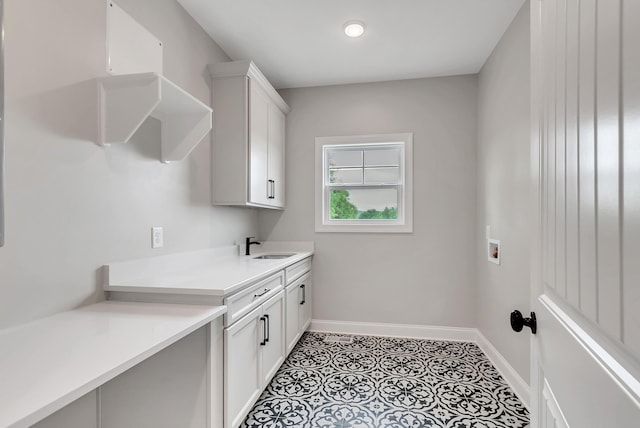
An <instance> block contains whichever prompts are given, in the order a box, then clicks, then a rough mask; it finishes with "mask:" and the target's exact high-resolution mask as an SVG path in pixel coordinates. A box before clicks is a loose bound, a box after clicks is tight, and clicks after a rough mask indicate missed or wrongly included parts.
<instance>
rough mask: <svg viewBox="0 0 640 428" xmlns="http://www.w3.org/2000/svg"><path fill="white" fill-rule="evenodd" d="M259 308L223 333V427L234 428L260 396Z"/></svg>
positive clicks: (260, 333) (260, 313)
mask: <svg viewBox="0 0 640 428" xmlns="http://www.w3.org/2000/svg"><path fill="white" fill-rule="evenodd" d="M261 318H262V308H260V307H259V308H256V309H255V310H253V311H252V312H250V313H249V314H247V316H245V317H244V318H242V319H241V320H239V321H238V322H236V323H235V324H233V325H232V326H231V327H228V328H226V329H225V330H224V366H225V367H224V391H225V394H224V426H225V428H237V427H238V426H240V424H241V423H242V420H243V418H244V417H245V416H246V414H247V413H248V412H249V410H251V406H253V404H254V403H255V401H256V400H257V399H258V397H259V396H260V393H261V391H262V386H263V384H262V379H261V376H260V358H261V352H262V350H261V349H260V348H262V347H263V346H260V342H261V341H262V339H263V322H264V321H261Z"/></svg>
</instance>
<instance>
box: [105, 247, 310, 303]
mask: <svg viewBox="0 0 640 428" xmlns="http://www.w3.org/2000/svg"><path fill="white" fill-rule="evenodd" d="M237 252H238V250H237V247H235V246H231V247H222V248H216V249H211V250H202V251H196V252H190V253H180V254H173V255H166V256H160V257H154V258H148V259H140V260H133V261H128V262H119V263H112V264H109V265H107V266H106V269H107V278H108V280H107V283H106V284H105V290H106V291H110V292H129V293H157V294H173V295H200V296H217V297H225V296H228V295H230V294H233V293H235V292H237V291H239V290H241V289H242V288H244V287H245V286H247V285H249V284H251V283H254V282H256V281H257V280H259V279H261V278H264V277H267V276H269V275H271V274H273V273H275V272H278V271H280V270H283V269H284V268H286V267H287V266H290V265H293V264H295V263H296V262H299V261H300V260H303V259H305V258H307V257H311V256H312V255H313V244H312V243H292V244H290V245H286V244H283V243H278V244H275V243H273V244H269V243H264V244H263V245H262V246H261V247H258V248H256V247H255V246H254V247H253V248H252V253H253V254H252V255H250V256H244V255H240V256H239V255H237ZM263 254H293V255H292V256H290V257H287V258H283V259H267V260H264V259H256V258H255V257H257V256H260V255H263Z"/></svg>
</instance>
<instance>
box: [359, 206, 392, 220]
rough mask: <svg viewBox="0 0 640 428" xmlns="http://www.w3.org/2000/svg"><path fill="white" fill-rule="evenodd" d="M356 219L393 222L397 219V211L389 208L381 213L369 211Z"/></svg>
mask: <svg viewBox="0 0 640 428" xmlns="http://www.w3.org/2000/svg"><path fill="white" fill-rule="evenodd" d="M358 218H359V219H360V220H395V219H397V218H398V209H397V208H389V207H385V208H384V210H382V211H378V210H375V209H370V210H367V211H364V212H361V213H360V215H359V216H358Z"/></svg>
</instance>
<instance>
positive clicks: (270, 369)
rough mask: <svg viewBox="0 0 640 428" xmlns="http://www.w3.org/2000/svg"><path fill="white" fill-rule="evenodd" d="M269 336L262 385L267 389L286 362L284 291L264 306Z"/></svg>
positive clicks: (265, 351) (263, 356) (263, 350)
mask: <svg viewBox="0 0 640 428" xmlns="http://www.w3.org/2000/svg"><path fill="white" fill-rule="evenodd" d="M262 307H263V317H264V318H266V323H267V324H266V331H267V336H266V340H265V342H266V343H265V345H264V346H263V347H262V385H263V387H266V386H267V384H268V383H269V381H271V378H272V377H273V375H275V374H276V372H277V371H278V369H279V368H280V365H282V362H283V361H284V355H285V333H284V291H280V292H279V293H278V294H276V295H275V296H273V297H272V298H271V299H269V300H268V301H266V302H265V303H264V304H263V305H262Z"/></svg>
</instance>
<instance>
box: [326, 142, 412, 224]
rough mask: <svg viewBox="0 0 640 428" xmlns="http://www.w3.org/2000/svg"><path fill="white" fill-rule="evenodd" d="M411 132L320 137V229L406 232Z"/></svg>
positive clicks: (409, 206)
mask: <svg viewBox="0 0 640 428" xmlns="http://www.w3.org/2000/svg"><path fill="white" fill-rule="evenodd" d="M412 143H413V134H410V133H405V134H383V135H363V136H352V137H318V138H316V231H317V232H391V233H394V232H395V233H408V232H412V230H413V221H412V196H413V192H412V170H411V166H412Z"/></svg>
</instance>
